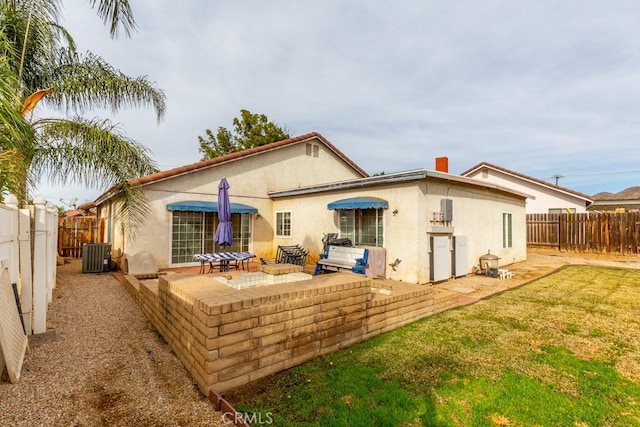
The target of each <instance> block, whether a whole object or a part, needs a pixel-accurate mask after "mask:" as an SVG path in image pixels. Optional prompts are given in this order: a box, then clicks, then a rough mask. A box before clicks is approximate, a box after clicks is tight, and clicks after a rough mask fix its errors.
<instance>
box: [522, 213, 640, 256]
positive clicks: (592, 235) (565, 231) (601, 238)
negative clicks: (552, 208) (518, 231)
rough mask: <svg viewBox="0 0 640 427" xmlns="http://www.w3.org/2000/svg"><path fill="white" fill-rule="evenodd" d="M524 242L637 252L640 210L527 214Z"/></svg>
mask: <svg viewBox="0 0 640 427" xmlns="http://www.w3.org/2000/svg"><path fill="white" fill-rule="evenodd" d="M527 244H528V245H532V246H553V247H556V248H558V249H560V250H567V251H582V252H611V253H614V252H615V253H620V254H639V253H640V212H624V213H612V212H601V213H579V214H566V213H565V214H527Z"/></svg>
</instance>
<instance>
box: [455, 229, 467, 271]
mask: <svg viewBox="0 0 640 427" xmlns="http://www.w3.org/2000/svg"><path fill="white" fill-rule="evenodd" d="M452 256H453V277H462V276H466V275H467V273H469V271H468V269H467V264H468V261H467V259H468V257H467V236H453V254H452Z"/></svg>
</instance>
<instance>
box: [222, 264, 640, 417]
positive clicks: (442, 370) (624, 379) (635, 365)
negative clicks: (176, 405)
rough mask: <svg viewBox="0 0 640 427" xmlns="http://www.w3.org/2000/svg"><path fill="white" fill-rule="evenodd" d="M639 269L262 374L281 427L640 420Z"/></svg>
mask: <svg viewBox="0 0 640 427" xmlns="http://www.w3.org/2000/svg"><path fill="white" fill-rule="evenodd" d="M638 331H640V271H638V270H626V269H612V268H598V267H583V266H580V267H568V268H565V269H562V270H560V271H558V272H556V273H554V274H552V275H550V276H547V277H545V278H543V279H540V280H538V281H536V282H533V283H530V284H528V285H526V286H524V287H521V288H518V289H515V290H512V291H509V292H506V293H503V294H501V295H498V296H495V297H493V298H490V299H488V300H485V301H481V302H479V303H476V304H474V305H471V306H467V307H464V308H461V309H456V310H451V311H448V312H445V313H441V314H439V315H436V316H432V317H429V318H427V319H423V320H421V321H419V322H415V323H412V324H411V325H408V326H406V327H404V328H401V329H398V330H396V331H393V332H391V333H388V334H385V335H381V336H378V337H376V338H374V339H371V340H369V341H367V342H365V343H362V344H360V345H357V346H353V347H351V348H349V349H347V350H343V351H340V352H337V353H334V354H331V355H329V356H326V357H323V358H320V359H317V360H314V361H312V362H309V363H307V364H305V365H302V366H299V367H296V368H293V369H290V370H288V371H286V372H284V373H281V374H279V375H277V376H274V377H271V378H270V379H269V380H268V381H263V382H262V384H263V386H262V387H261V388H260V387H256V390H255V391H254V392H253V393H251V394H248V393H247V392H246V391H245V392H244V393H242V394H240V395H238V396H242V401H238V400H234V395H233V393H232V394H231V395H230V400H231V402H232V403H233V404H234V405H235V406H236V408H237V409H239V410H240V411H242V412H261V413H265V412H271V413H272V414H273V417H274V424H275V425H277V426H640V336H639V335H640V334H639V332H638Z"/></svg>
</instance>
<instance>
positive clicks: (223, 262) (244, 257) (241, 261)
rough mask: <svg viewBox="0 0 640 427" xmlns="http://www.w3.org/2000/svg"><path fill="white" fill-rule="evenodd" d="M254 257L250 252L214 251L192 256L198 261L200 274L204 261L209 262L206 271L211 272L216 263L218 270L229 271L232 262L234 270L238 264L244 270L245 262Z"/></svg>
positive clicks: (202, 270) (202, 271) (237, 267)
mask: <svg viewBox="0 0 640 427" xmlns="http://www.w3.org/2000/svg"><path fill="white" fill-rule="evenodd" d="M254 257H255V255H254V254H252V253H251V252H214V253H209V254H196V255H194V256H193V258H194V259H196V260H198V261H200V274H203V273H204V263H205V262H208V263H209V271H208V272H207V273H212V272H213V271H214V269H215V265H216V264H217V265H218V269H219V271H229V268H230V266H231V263H232V262H233V267H235V269H236V270H238V269H239V268H240V266H242V269H243V270H245V262H247V263H248V262H249V260H250V259H251V258H254ZM247 268H248V265H247Z"/></svg>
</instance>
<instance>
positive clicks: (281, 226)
mask: <svg viewBox="0 0 640 427" xmlns="http://www.w3.org/2000/svg"><path fill="white" fill-rule="evenodd" d="M287 214H288V216H289V230H288V231H289V232H288V234H287V230H286V225H285V223H284V222H285V221H286V218H285V217H286V216H287ZM292 218H293V215H292V214H291V211H276V217H275V232H276V237H281V238H291V235H292V226H291V223H292Z"/></svg>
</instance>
